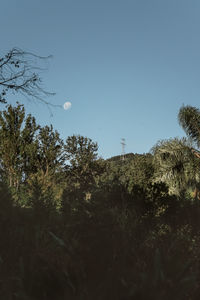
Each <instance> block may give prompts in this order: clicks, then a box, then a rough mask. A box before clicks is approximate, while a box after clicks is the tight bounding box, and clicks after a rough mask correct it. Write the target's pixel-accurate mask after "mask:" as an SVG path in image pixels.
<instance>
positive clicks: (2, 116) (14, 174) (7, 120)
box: [0, 104, 38, 190]
mask: <svg viewBox="0 0 200 300" xmlns="http://www.w3.org/2000/svg"><path fill="white" fill-rule="evenodd" d="M37 129H38V126H37V125H36V122H35V118H34V117H32V116H31V115H29V116H28V117H27V118H26V117H25V110H24V107H23V105H20V104H17V106H16V107H12V106H11V105H9V106H7V110H4V111H2V112H0V165H1V172H2V176H3V178H4V180H5V181H7V183H8V185H9V186H10V187H15V189H16V190H17V189H18V188H19V184H20V182H22V181H23V180H25V179H26V178H27V176H28V174H29V173H30V172H31V170H32V166H33V161H34V158H35V157H34V155H35V144H34V135H35V133H36V131H37Z"/></svg>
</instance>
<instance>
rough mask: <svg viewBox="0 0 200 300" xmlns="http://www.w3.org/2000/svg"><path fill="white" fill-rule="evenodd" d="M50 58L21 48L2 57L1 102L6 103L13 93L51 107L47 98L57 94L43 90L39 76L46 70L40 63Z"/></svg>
mask: <svg viewBox="0 0 200 300" xmlns="http://www.w3.org/2000/svg"><path fill="white" fill-rule="evenodd" d="M50 57H51V56H47V57H42V56H38V55H35V54H34V53H31V52H26V51H23V50H21V49H19V48H13V49H12V50H10V51H9V52H8V53H7V54H6V55H4V56H3V57H0V102H1V103H6V102H7V100H6V97H7V94H8V93H9V92H12V93H14V94H15V93H20V94H22V95H23V96H25V97H27V98H32V99H37V100H39V101H41V102H43V103H45V104H48V105H49V104H50V103H49V102H48V101H47V100H45V98H46V97H47V96H52V95H54V94H55V93H50V92H47V91H46V90H44V89H43V87H42V79H41V77H40V75H39V74H40V73H41V71H44V70H45V68H42V67H41V66H40V65H38V63H40V64H41V61H46V60H47V59H49V58H50ZM50 105H52V104H50ZM53 106H56V105H53Z"/></svg>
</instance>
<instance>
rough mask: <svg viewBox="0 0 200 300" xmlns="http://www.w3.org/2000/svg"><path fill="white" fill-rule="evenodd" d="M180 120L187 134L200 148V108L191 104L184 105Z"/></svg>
mask: <svg viewBox="0 0 200 300" xmlns="http://www.w3.org/2000/svg"><path fill="white" fill-rule="evenodd" d="M178 121H179V124H180V125H181V127H182V128H183V130H184V131H185V133H186V134H187V136H188V137H189V138H190V139H191V140H192V141H193V142H194V143H195V144H196V145H197V147H198V148H200V110H199V109H198V108H196V107H193V106H189V105H187V106H182V107H181V108H180V110H179V114H178ZM197 152H198V151H197Z"/></svg>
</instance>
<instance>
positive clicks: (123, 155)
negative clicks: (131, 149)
mask: <svg viewBox="0 0 200 300" xmlns="http://www.w3.org/2000/svg"><path fill="white" fill-rule="evenodd" d="M121 145H122V155H121V159H122V160H124V159H125V146H126V143H125V139H124V138H122V139H121Z"/></svg>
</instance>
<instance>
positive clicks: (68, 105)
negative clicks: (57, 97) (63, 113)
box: [63, 102, 72, 110]
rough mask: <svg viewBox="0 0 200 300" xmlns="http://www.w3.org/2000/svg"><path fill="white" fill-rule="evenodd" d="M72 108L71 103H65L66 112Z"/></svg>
mask: <svg viewBox="0 0 200 300" xmlns="http://www.w3.org/2000/svg"><path fill="white" fill-rule="evenodd" d="M71 106H72V104H71V102H65V103H64V104H63V108H64V110H68V109H70V108H71Z"/></svg>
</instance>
